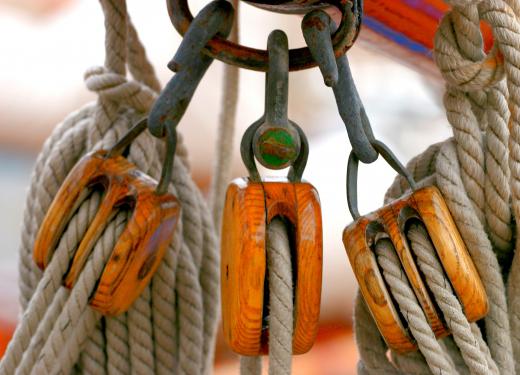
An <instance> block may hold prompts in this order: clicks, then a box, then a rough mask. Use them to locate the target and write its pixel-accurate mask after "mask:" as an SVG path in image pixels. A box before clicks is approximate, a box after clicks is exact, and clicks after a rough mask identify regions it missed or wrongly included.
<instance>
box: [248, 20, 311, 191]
mask: <svg viewBox="0 0 520 375" xmlns="http://www.w3.org/2000/svg"><path fill="white" fill-rule="evenodd" d="M268 50H269V69H268V73H267V74H266V91H265V113H264V115H263V116H262V117H261V118H260V119H259V120H258V121H256V122H255V123H253V124H252V125H251V126H250V127H249V128H248V129H247V130H246V132H245V133H244V136H243V138H242V142H241V146H240V152H241V155H242V160H243V162H244V165H245V166H246V168H247V170H248V171H249V177H250V179H251V180H253V181H260V176H259V174H258V170H257V168H256V164H255V157H256V159H257V160H258V161H259V162H260V163H261V164H262V165H264V166H265V167H267V168H270V169H282V168H286V167H288V166H291V168H290V171H289V176H288V178H289V180H290V181H292V182H297V181H300V180H301V177H302V174H303V170H304V169H305V165H306V164H307V157H308V154H309V146H308V142H307V137H306V136H305V134H304V133H303V131H302V130H301V128H300V127H299V126H298V125H297V124H296V123H294V122H293V121H290V120H289V119H288V116H287V107H288V92H289V89H288V86H289V64H288V42H287V36H286V35H285V33H284V32H283V31H280V30H275V31H273V32H271V34H270V35H269V39H268Z"/></svg>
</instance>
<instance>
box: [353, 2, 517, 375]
mask: <svg viewBox="0 0 520 375" xmlns="http://www.w3.org/2000/svg"><path fill="white" fill-rule="evenodd" d="M447 2H449V3H450V5H452V7H453V8H452V10H451V11H450V12H448V13H447V14H446V15H445V17H444V18H443V20H442V21H441V24H440V25H439V29H438V31H437V34H436V38H435V51H434V54H435V60H436V63H437V65H438V67H439V69H440V71H441V73H442V74H443V76H444V78H445V80H446V82H447V87H446V94H445V97H444V105H445V107H446V113H447V118H448V121H449V122H450V124H451V126H452V128H453V138H452V139H448V140H447V141H445V142H442V143H439V144H436V145H433V146H431V147H430V148H428V149H427V150H426V151H425V152H424V153H423V154H421V155H419V156H418V157H416V158H414V159H413V160H412V161H410V163H409V164H408V169H409V170H410V171H411V172H412V173H413V175H414V178H415V179H416V180H417V181H419V182H420V185H428V184H435V185H437V186H438V187H439V189H440V190H441V192H442V194H443V196H444V198H445V200H446V203H447V204H448V207H449V209H450V211H451V213H452V215H453V218H454V220H455V222H456V224H457V227H458V229H459V231H460V233H461V235H462V237H463V239H464V242H465V243H466V246H467V248H468V250H469V252H470V255H471V257H472V259H473V261H474V263H475V266H476V268H477V270H478V272H479V274H480V277H481V278H482V281H483V283H484V286H485V288H486V292H487V295H488V299H489V304H490V310H489V314H488V316H487V317H486V318H485V319H484V327H485V340H484V338H483V334H482V332H481V330H480V329H479V326H478V325H477V324H475V323H469V322H468V321H467V320H466V318H465V316H464V314H463V311H462V309H461V306H460V303H459V302H458V300H457V299H456V296H455V295H454V293H453V291H452V290H451V286H450V284H449V282H448V280H447V279H446V276H445V275H444V273H443V271H442V268H441V267H440V264H439V260H438V259H437V257H436V255H435V252H434V249H433V247H432V244H431V241H430V239H429V237H428V235H427V233H426V231H425V229H424V227H422V225H420V224H416V225H413V226H412V227H411V228H410V229H409V231H408V233H407V236H408V239H409V241H410V244H411V248H412V251H413V252H414V254H415V255H416V259H417V263H418V265H419V267H420V269H421V271H422V273H423V275H424V277H425V280H426V284H427V285H428V287H429V289H430V290H431V292H432V295H433V297H434V298H435V300H436V302H437V304H438V306H439V308H440V309H441V311H442V312H443V314H444V318H445V321H446V323H447V324H448V327H449V328H450V330H451V331H452V333H453V335H452V336H451V337H448V338H446V339H443V340H440V341H437V340H435V338H434V336H433V333H432V332H431V329H430V328H429V327H428V325H427V323H426V320H425V318H424V316H423V315H422V311H421V310H420V308H419V305H418V303H417V301H416V299H415V297H414V295H413V292H412V293H410V292H411V289H410V286H409V285H408V282H407V280H406V277H405V276H404V274H403V272H402V271H401V268H400V264H399V261H398V258H397V256H396V255H395V250H394V249H393V247H392V245H391V243H389V242H388V241H387V240H384V239H382V240H380V241H379V242H378V244H377V246H376V253H377V259H378V263H379V265H380V267H381V269H382V271H383V277H384V279H385V281H386V282H387V284H388V285H389V288H390V290H391V292H392V294H393V295H394V297H395V299H396V301H397V304H398V306H399V309H400V310H401V312H402V314H403V316H404V318H405V320H406V322H407V323H408V325H409V328H410V331H411V332H412V335H413V336H414V338H415V339H416V341H417V344H418V346H419V349H420V352H419V353H413V354H409V355H405V356H403V355H398V354H396V353H391V359H389V357H388V356H387V351H388V348H387V347H386V345H385V343H384V341H383V340H382V338H381V337H380V336H379V334H378V333H377V328H376V327H375V325H374V322H373V321H372V318H371V317H370V315H369V313H368V310H367V308H366V306H365V305H364V302H363V301H362V300H361V298H360V297H359V296H358V297H357V300H356V311H355V317H356V339H357V342H358V347H359V350H360V354H361V361H360V362H359V364H358V369H359V371H360V373H363V374H376V373H382V371H384V373H389V374H400V373H406V374H408V373H410V374H423V373H430V372H431V373H434V374H441V373H442V374H456V373H460V374H468V373H469V374H515V373H516V374H520V361H518V360H516V361H515V358H518V355H519V354H520V339H519V337H520V319H519V316H520V303H519V299H520V298H519V297H518V290H520V275H519V272H520V269H519V266H520V264H519V263H520V255H518V253H519V251H515V248H517V246H518V245H517V244H514V243H513V241H514V238H515V235H514V229H513V228H514V227H513V219H514V220H515V221H516V222H518V220H519V219H520V184H519V181H520V113H519V109H520V75H519V72H520V70H519V68H520V24H519V22H518V15H519V13H518V11H519V10H520V3H519V2H518V1H516V0H514V1H513V0H511V1H508V0H506V1H504V0H483V1H470V0H466V1H463V0H460V1H447ZM481 20H484V21H485V22H486V23H487V24H488V25H489V26H490V27H491V29H492V30H493V35H494V40H495V45H494V46H493V48H492V49H491V51H490V52H489V53H488V54H485V53H484V52H483V43H482V36H481V31H480V21H481ZM504 76H505V79H504ZM406 189H407V186H406V182H405V181H404V179H403V178H400V177H398V178H397V179H396V181H395V182H394V184H393V185H392V187H391V188H390V189H389V191H388V192H387V196H386V201H387V202H389V201H391V200H392V199H395V198H398V197H399V196H401V195H402V194H403V193H405V191H406ZM516 238H518V236H516ZM425 324H426V325H425Z"/></svg>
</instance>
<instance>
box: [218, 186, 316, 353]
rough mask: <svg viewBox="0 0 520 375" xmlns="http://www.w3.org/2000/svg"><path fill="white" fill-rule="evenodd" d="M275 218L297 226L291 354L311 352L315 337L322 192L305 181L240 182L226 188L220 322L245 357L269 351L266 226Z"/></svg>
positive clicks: (294, 239)
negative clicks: (279, 217)
mask: <svg viewBox="0 0 520 375" xmlns="http://www.w3.org/2000/svg"><path fill="white" fill-rule="evenodd" d="M277 216H282V217H284V218H286V219H287V220H288V221H289V222H290V223H291V224H292V227H293V228H292V229H293V230H292V233H293V244H294V254H293V280H294V282H295V285H294V290H295V296H294V333H293V353H294V354H302V353H305V352H307V351H308V350H310V348H311V347H312V344H313V343H314V339H315V337H316V333H317V329H318V319H319V313H320V301H321V277H322V262H323V261H322V247H323V244H322V225H321V208H320V204H319V198H318V194H317V192H316V190H315V189H314V187H313V186H312V185H310V184H308V183H304V182H302V183H289V182H287V181H285V180H279V181H276V180H269V181H263V182H251V181H249V180H248V179H237V180H235V181H233V182H232V183H231V184H230V186H229V187H228V191H227V194H226V204H225V207H224V219H223V225H222V260H221V281H222V322H223V328H224V336H225V338H226V341H227V343H228V344H229V346H230V347H231V348H232V349H233V350H234V351H235V352H237V353H239V354H242V355H258V354H265V353H267V351H268V348H267V334H268V327H266V326H264V319H263V318H264V316H263V314H264V311H265V309H264V304H265V303H266V300H265V294H264V285H265V282H266V280H265V279H266V250H265V246H266V227H267V224H268V223H269V222H270V221H271V220H272V219H273V218H274V217H277Z"/></svg>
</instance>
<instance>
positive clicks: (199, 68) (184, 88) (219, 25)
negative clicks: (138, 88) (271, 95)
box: [148, 0, 234, 137]
mask: <svg viewBox="0 0 520 375" xmlns="http://www.w3.org/2000/svg"><path fill="white" fill-rule="evenodd" d="M233 13H234V10H233V6H232V5H231V4H230V3H229V2H227V1H225V0H215V1H213V2H211V3H209V4H208V5H206V6H205V7H204V8H203V9H202V10H201V11H200V13H199V14H198V15H197V17H195V19H194V20H193V22H192V23H191V26H190V28H189V30H188V32H187V33H186V34H185V35H184V38H183V39H182V42H181V44H180V46H179V49H178V50H177V53H176V54H175V56H174V58H173V59H172V61H171V62H170V63H169V64H168V67H170V69H172V70H173V71H174V72H176V74H175V75H174V76H173V78H172V79H171V80H170V81H169V82H168V84H167V85H166V87H165V88H164V90H163V91H162V92H161V94H160V95H159V98H157V100H156V101H155V104H154V106H153V107H152V110H151V111H150V115H149V116H148V128H149V129H150V132H151V133H152V134H153V135H154V136H156V137H163V136H165V134H166V133H165V128H167V127H168V128H175V127H176V126H177V124H178V123H179V122H180V120H181V118H182V116H183V115H184V112H185V111H186V108H187V107H188V105H189V103H190V101H191V98H192V97H193V94H194V93H195V90H196V89H197V86H198V85H199V83H200V81H201V79H202V77H203V76H204V74H205V73H206V71H207V69H208V68H209V66H210V65H211V63H212V62H213V58H211V57H208V56H207V55H205V54H204V53H202V50H203V48H204V47H205V46H206V43H207V42H208V41H209V40H210V39H211V38H212V37H214V36H215V35H217V34H218V35H221V36H224V37H227V36H228V35H229V32H230V31H231V27H232V26H233Z"/></svg>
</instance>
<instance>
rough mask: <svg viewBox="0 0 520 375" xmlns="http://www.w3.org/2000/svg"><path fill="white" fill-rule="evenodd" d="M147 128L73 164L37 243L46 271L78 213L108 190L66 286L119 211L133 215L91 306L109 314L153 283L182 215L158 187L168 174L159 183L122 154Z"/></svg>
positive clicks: (117, 311)
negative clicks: (89, 200)
mask: <svg viewBox="0 0 520 375" xmlns="http://www.w3.org/2000/svg"><path fill="white" fill-rule="evenodd" d="M144 129H146V120H143V121H140V122H139V123H138V124H137V125H136V126H135V127H134V128H133V129H131V130H130V131H129V132H128V133H127V134H126V136H124V137H123V138H122V139H121V140H120V141H119V142H118V143H117V144H116V145H115V146H114V147H113V148H112V149H110V150H108V151H106V150H100V151H94V152H91V153H89V154H87V155H85V156H84V157H83V158H82V159H81V160H80V161H79V162H78V163H77V164H76V165H75V166H74V168H73V169H72V170H71V171H70V173H69V175H68V176H67V178H66V179H65V181H64V182H63V184H62V186H61V187H60V189H59V190H58V193H57V194H56V196H55V197H54V200H53V202H52V203H51V205H50V207H49V210H48V212H47V214H46V215H45V218H44V220H43V222H42V225H41V227H40V230H39V232H38V235H37V237H36V240H35V244H34V249H33V257H34V260H35V262H36V264H37V265H38V266H39V267H40V268H41V269H42V270H43V269H45V267H46V266H47V265H48V264H49V262H50V260H51V257H52V255H53V253H54V251H55V248H56V246H57V244H58V241H59V239H60V237H61V235H62V234H63V231H64V229H65V227H66V225H67V223H68V221H69V220H70V218H71V217H72V215H73V214H74V213H75V211H76V209H77V208H78V207H79V206H80V205H81V203H82V202H84V201H85V200H86V199H87V198H88V197H89V196H90V194H91V193H92V192H93V191H95V190H97V191H102V192H103V200H102V202H101V204H100V207H99V210H98V212H97V213H96V216H95V218H94V220H93V221H92V223H91V224H90V226H89V228H88V229H87V232H86V233H85V236H84V237H83V239H82V240H81V242H80V244H79V245H78V248H77V250H76V252H75V254H74V257H73V260H72V263H71V266H70V268H69V271H68V273H67V274H66V276H65V280H64V284H65V286H67V287H69V288H72V287H73V285H74V284H75V282H76V281H77V278H78V276H79V274H80V273H81V271H82V269H83V267H84V265H85V262H86V260H87V258H88V256H89V254H90V253H91V251H92V249H93V247H94V245H95V243H96V241H97V240H98V239H99V237H100V236H101V234H102V233H103V231H104V229H105V228H106V226H107V225H108V223H109V222H110V220H111V219H112V218H113V217H114V216H115V214H116V212H117V211H118V210H123V209H126V210H130V211H131V212H132V215H131V217H130V219H129V221H128V223H127V225H126V227H125V229H124V231H123V233H122V234H121V236H120V237H119V239H118V240H117V242H116V245H115V247H114V250H113V251H112V255H111V256H110V259H109V261H108V263H107V264H106V266H105V269H104V271H103V273H102V275H101V278H100V280H99V282H98V285H97V286H96V289H95V291H94V292H93V295H92V296H91V299H90V305H91V306H92V307H93V308H95V309H96V310H98V311H100V312H101V313H103V314H105V315H111V316H112V315H118V314H120V313H122V312H125V311H126V310H128V308H129V307H130V306H131V305H132V303H133V302H134V300H135V299H136V298H137V297H138V296H139V294H140V293H141V292H142V290H143V289H144V288H145V287H146V285H148V283H149V281H150V279H151V277H152V276H153V274H154V273H155V271H156V269H157V267H158V266H159V264H160V262H161V260H162V257H163V255H164V253H165V252H166V249H167V248H168V245H169V243H170V242H171V239H172V235H173V232H174V230H175V226H176V224H177V222H178V219H179V215H180V205H179V203H178V201H177V199H176V198H175V197H174V196H173V195H171V194H168V193H166V192H165V191H162V189H161V188H159V187H160V186H161V184H162V185H167V183H168V182H169V173H168V172H165V171H164V170H163V179H165V180H163V181H161V183H159V184H158V183H157V182H156V181H155V180H153V179H152V178H150V177H149V176H147V175H145V174H144V173H142V172H141V171H139V170H138V169H137V168H136V166H135V165H133V164H132V163H130V162H129V161H128V160H127V159H126V158H124V157H123V156H122V155H123V153H124V151H125V149H127V147H128V146H129V145H130V143H131V142H132V141H133V140H134V139H135V138H136V137H137V136H138V135H139V134H140V133H141V132H142V131H143V130H144ZM171 147H173V148H174V145H173V144H172V143H171V142H168V148H171ZM174 151H175V150H174ZM174 151H173V152H174ZM172 154H173V153H172ZM166 164H168V162H167V163H166ZM164 169H168V168H164ZM170 169H171V168H170Z"/></svg>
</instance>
